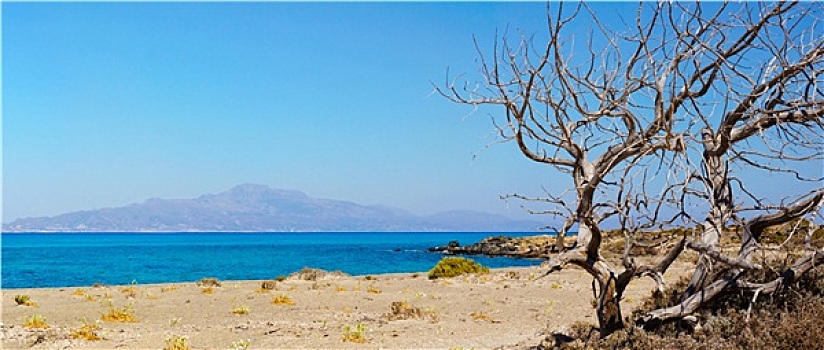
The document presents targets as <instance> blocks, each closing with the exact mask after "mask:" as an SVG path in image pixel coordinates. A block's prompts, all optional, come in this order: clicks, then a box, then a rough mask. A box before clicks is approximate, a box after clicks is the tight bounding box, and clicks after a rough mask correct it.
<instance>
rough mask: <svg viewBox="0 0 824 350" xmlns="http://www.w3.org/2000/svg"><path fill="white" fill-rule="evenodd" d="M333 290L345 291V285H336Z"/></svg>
mask: <svg viewBox="0 0 824 350" xmlns="http://www.w3.org/2000/svg"><path fill="white" fill-rule="evenodd" d="M335 291H336V292H345V291H346V287H343V286H337V287H335Z"/></svg>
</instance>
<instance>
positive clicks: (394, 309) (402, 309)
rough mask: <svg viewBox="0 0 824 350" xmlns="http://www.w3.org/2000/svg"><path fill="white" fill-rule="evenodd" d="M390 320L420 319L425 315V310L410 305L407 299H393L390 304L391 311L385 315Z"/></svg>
mask: <svg viewBox="0 0 824 350" xmlns="http://www.w3.org/2000/svg"><path fill="white" fill-rule="evenodd" d="M383 317H384V318H385V319H387V320H389V321H395V320H408V319H420V318H423V317H424V314H423V311H422V310H421V309H419V308H417V307H414V306H412V305H410V304H409V303H407V302H405V301H393V302H392V304H391V305H389V313H386V314H384V315H383Z"/></svg>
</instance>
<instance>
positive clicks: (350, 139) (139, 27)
mask: <svg viewBox="0 0 824 350" xmlns="http://www.w3.org/2000/svg"><path fill="white" fill-rule="evenodd" d="M544 11H545V4H543V3H540V2H532V3H517V4H505V3H474V4H467V3H451V4H448V3H405V4H392V3H346V4H330V3H242V4H240V3H236V4H231V3H229V4H227V3H223V4H220V3H177V4H171V3H131V4H124V3H85V4H78V3H4V4H3V5H2V17H3V18H2V20H3V23H2V24H3V38H2V39H3V40H2V45H3V48H2V49H3V61H2V62H3V63H2V64H3V67H2V69H3V77H2V78H3V163H4V164H3V166H4V169H3V185H4V186H3V204H4V208H3V209H4V217H3V221H4V222H8V221H11V220H14V219H16V218H20V217H29V216H44V215H55V214H59V213H63V212H68V211H73V210H81V209H96V208H102V207H109V206H121V205H126V204H129V203H134V202H140V201H143V200H145V199H147V198H150V197H160V198H191V197H196V196H199V195H201V194H205V193H216V192H220V191H223V190H225V189H228V188H229V187H231V186H233V185H236V184H240V183H248V182H251V183H261V184H266V185H269V186H272V187H277V188H285V189H297V190H301V191H304V192H306V193H308V194H309V195H311V196H314V197H320V198H334V199H344V200H351V201H355V202H358V203H362V204H384V205H390V206H396V207H400V208H403V209H407V210H410V211H412V212H416V213H432V212H437V211H442V210H450V209H475V210H485V211H491V212H497V213H504V214H506V215H509V216H519V215H522V213H521V210H520V209H519V208H518V207H517V205H511V206H510V209H506V206H505V203H504V202H502V201H501V200H500V199H498V196H499V195H501V194H505V193H509V192H513V191H524V192H527V193H530V192H531V193H535V191H536V190H538V189H539V186H540V185H542V184H543V185H550V186H551V185H552V183H553V182H560V183H559V185H561V184H562V185H564V186H566V185H567V181H568V180H567V179H566V178H565V177H563V176H549V175H548V171H547V170H548V169H545V168H543V167H540V166H537V165H534V164H531V163H530V162H528V161H527V160H525V159H523V157H521V156H520V155H519V153H517V150H516V149H515V148H514V147H512V145H496V146H493V147H491V148H488V149H485V146H486V145H487V144H488V143H489V142H490V141H491V140H492V135H491V132H492V130H493V129H492V126H491V124H490V122H489V117H488V115H486V114H485V113H474V114H472V115H471V116H470V117H468V118H466V117H467V115H469V114H470V112H471V109H467V107H465V106H458V105H454V104H451V103H449V102H448V101H446V100H445V99H443V98H442V97H440V96H438V95H433V94H432V90H433V89H432V86H431V85H430V80H433V81H437V82H441V81H443V79H444V77H445V73H446V70H447V67H449V69H450V72H451V73H453V74H454V73H467V74H470V75H474V74H475V73H476V64H475V57H476V54H475V51H474V46H473V43H472V35H473V34H474V35H477V36H478V38H479V40H480V41H481V42H486V43H491V42H492V41H493V39H494V33H495V30H496V29H497V30H499V31H503V30H505V29H506V28H507V27H508V26H509V28H510V29H509V30H510V31H512V30H514V29H515V28H523V29H524V30H525V31H526V32H529V33H533V32H534V33H542V32H543V31H544V30H543V28H544V25H545V18H544ZM473 155H477V158H475V159H474V160H473Z"/></svg>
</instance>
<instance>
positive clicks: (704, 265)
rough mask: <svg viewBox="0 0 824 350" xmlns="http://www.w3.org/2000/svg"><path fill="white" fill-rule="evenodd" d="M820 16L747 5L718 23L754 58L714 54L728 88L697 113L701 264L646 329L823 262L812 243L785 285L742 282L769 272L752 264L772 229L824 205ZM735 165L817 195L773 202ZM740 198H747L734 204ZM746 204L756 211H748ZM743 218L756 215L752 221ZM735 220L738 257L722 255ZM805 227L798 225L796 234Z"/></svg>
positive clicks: (769, 288)
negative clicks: (806, 169)
mask: <svg viewBox="0 0 824 350" xmlns="http://www.w3.org/2000/svg"><path fill="white" fill-rule="evenodd" d="M822 14H824V13H822V6H821V4H820V3H813V4H809V5H808V6H803V5H801V4H799V3H778V4H773V5H765V4H756V5H753V8H749V6H744V7H743V9H742V10H741V11H740V12H738V13H737V16H736V18H737V19H736V20H735V21H728V22H725V23H720V24H713V26H715V27H717V28H714V29H713V30H714V31H717V32H722V31H726V32H727V33H729V32H731V31H732V32H740V33H742V34H743V36H742V37H741V38H740V40H737V41H735V42H734V43H733V45H731V46H729V47H730V48H731V49H732V52H735V51H737V52H738V55H740V56H741V57H742V58H743V57H746V58H747V60H746V61H745V60H743V59H736V57H735V56H730V57H727V52H724V51H721V50H718V51H716V52H714V53H713V54H715V55H717V57H719V58H720V59H721V60H719V65H720V66H721V67H722V68H721V69H719V74H714V76H710V77H709V78H710V79H717V80H720V84H721V85H723V87H724V88H725V89H724V90H719V91H718V92H717V93H716V95H717V96H718V102H716V105H717V106H718V108H713V109H710V108H706V107H704V108H696V109H694V110H693V111H692V113H691V115H692V116H693V119H694V120H695V121H696V125H697V126H699V127H701V132H700V136H699V137H697V138H696V139H697V140H696V141H697V142H696V145H697V146H698V148H699V149H700V151H701V152H700V154H701V157H700V159H701V161H700V166H699V167H700V170H701V172H700V173H698V174H693V175H692V176H691V178H692V179H698V180H700V181H699V183H700V185H702V186H703V187H704V191H687V192H689V193H694V194H703V195H701V197H702V198H703V199H704V200H706V205H707V206H708V208H709V210H708V211H707V214H706V218H705V219H704V220H703V222H701V223H700V228H701V230H700V231H701V239H700V241H689V242H688V244H687V246H688V247H690V248H692V249H695V250H697V251H699V252H700V258H699V261H698V264H697V266H696V270H695V273H694V274H693V277H692V279H691V281H690V283H689V285H688V286H687V289H686V291H685V292H684V294H683V296H682V302H681V303H680V304H679V305H675V306H672V307H670V308H667V309H662V310H656V311H654V312H651V313H649V314H648V315H646V316H645V317H644V318H642V319H641V320H639V323H640V324H643V325H645V326H647V327H650V326H654V325H657V324H660V323H661V322H665V321H669V320H673V319H680V318H683V317H685V316H687V315H689V314H690V313H692V312H694V311H695V310H697V309H698V308H700V307H701V305H702V304H703V303H704V302H705V301H707V300H711V299H712V298H713V297H715V296H717V295H718V294H719V293H721V292H723V291H725V290H730V289H744V290H755V291H756V293H755V296H756V297H757V295H758V294H759V293H763V294H766V293H770V292H773V291H776V290H777V289H778V287H779V286H781V285H786V284H787V283H790V282H792V280H794V279H795V278H796V277H797V276H800V275H801V274H802V273H804V272H806V271H807V270H809V269H811V268H812V267H813V266H814V265H815V261H816V260H821V259H822V258H824V250H822V249H820V248H819V249H817V250H816V249H813V247H810V246H809V245H808V246H807V247H806V248H807V252H806V253H805V254H803V255H802V257H801V258H799V259H798V260H797V261H796V263H794V264H793V265H792V266H791V267H790V268H789V269H787V270H786V271H784V272H783V273H782V274H781V277H780V278H779V279H776V280H774V281H772V282H769V283H765V284H764V283H762V284H756V283H752V282H747V280H746V277H745V276H746V275H747V272H748V271H751V270H757V269H760V268H762V267H761V266H759V265H758V264H756V263H755V262H754V261H753V260H754V256H755V253H756V252H757V251H759V250H763V249H765V247H762V246H761V244H760V241H761V236H762V233H763V232H764V230H765V229H767V228H768V227H771V226H777V225H781V224H785V223H787V222H790V221H793V220H797V219H799V218H801V217H804V216H805V215H808V214H815V213H816V212H817V211H819V210H820V209H821V205H822V203H824V189H822V188H821V187H820V186H821V181H822V178H821V177H820V176H821V175H822V174H821V169H822V165H824V164H822V157H824V132H822V131H824V92H823V91H824V90H822V89H824V81H823V80H822V72H824V32H822V30H821V29H820V28H816V26H820V25H821V23H820V16H822ZM728 40H729V39H728V38H726V37H721V38H719V39H716V40H711V42H705V45H708V46H710V47H722V44H723V43H724V42H726V41H728ZM728 52H729V51H728ZM708 111H709V112H708ZM719 117H720V118H719ZM799 162H814V163H817V164H818V171H817V172H818V173H817V174H815V175H814V176H813V177H812V178H809V177H805V176H804V175H803V174H802V173H801V172H800V171H797V170H795V169H794V167H793V166H792V164H791V163H799ZM731 164H737V165H739V166H743V167H746V168H748V170H751V171H755V170H762V171H766V172H769V173H785V174H789V175H792V177H794V178H795V180H798V181H811V182H813V183H814V184H815V185H818V186H819V188H817V189H813V190H812V191H810V192H808V193H804V194H801V195H798V196H797V198H796V199H795V200H794V201H790V203H773V204H771V203H770V200H769V199H768V198H760V197H758V196H757V195H755V194H754V191H753V189H752V188H751V186H749V185H748V184H747V183H746V182H745V181H744V180H741V179H739V178H737V177H735V176H734V175H733V172H732V171H731V170H730V165H731ZM816 176H818V177H816ZM734 187H737V188H738V191H734ZM788 187H789V186H788ZM735 192H740V193H742V194H743V197H745V199H739V200H736V196H734V193H735ZM747 202H749V203H750V204H751V205H752V207H749V208H748V207H747V206H746V203H747ZM745 212H755V213H756V215H752V216H751V217H749V218H746V217H744V215H743V213H745ZM734 222H738V223H740V225H741V227H742V230H741V234H740V239H741V247H740V249H739V250H738V254H737V256H727V255H725V254H724V253H723V252H722V251H721V250H720V248H719V244H720V239H721V237H722V236H723V235H725V234H728V235H729V234H734V233H733V232H731V231H730V230H728V229H727V227H728V225H730V224H732V223H734ZM799 228H801V227H799V226H798V225H796V226H795V227H792V232H790V234H795V233H797V232H796V231H797V230H798V229H799ZM804 229H808V230H807V231H808V232H807V234H812V232H813V231H812V230H809V227H804Z"/></svg>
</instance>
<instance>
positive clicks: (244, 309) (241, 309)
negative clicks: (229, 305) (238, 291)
mask: <svg viewBox="0 0 824 350" xmlns="http://www.w3.org/2000/svg"><path fill="white" fill-rule="evenodd" d="M232 313H233V314H235V315H248V314H249V307H248V306H245V305H239V306H235V308H234V309H232Z"/></svg>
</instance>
